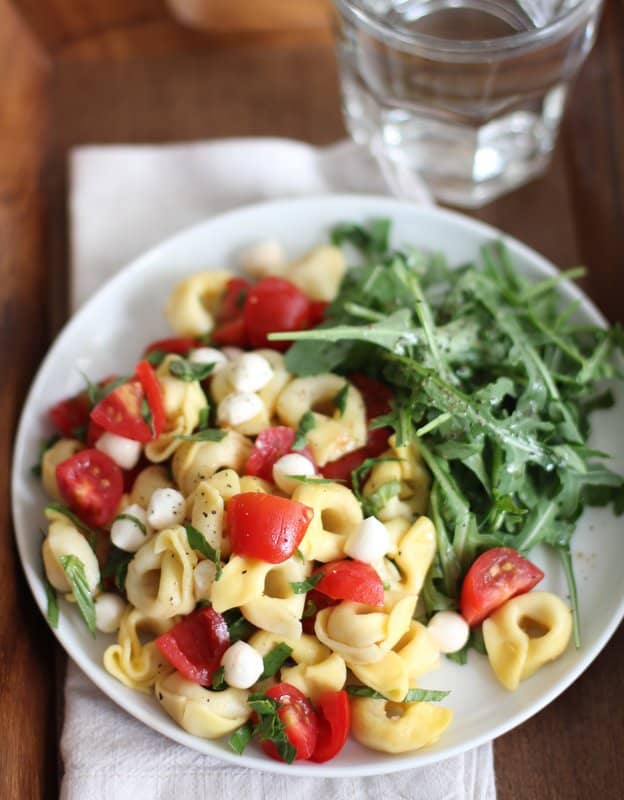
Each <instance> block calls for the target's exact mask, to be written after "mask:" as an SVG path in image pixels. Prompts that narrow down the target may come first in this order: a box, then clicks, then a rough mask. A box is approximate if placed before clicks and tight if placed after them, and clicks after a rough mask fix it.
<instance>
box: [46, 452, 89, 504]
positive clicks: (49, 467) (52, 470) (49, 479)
mask: <svg viewBox="0 0 624 800" xmlns="http://www.w3.org/2000/svg"><path fill="white" fill-rule="evenodd" d="M82 449H84V445H83V444H82V442H79V441H78V440H77V439H59V440H58V442H55V444H53V445H52V447H49V448H48V449H47V450H46V451H45V453H44V454H43V456H42V458H41V482H42V484H43V488H44V491H45V493H46V494H47V495H48V497H51V498H52V499H53V500H62V499H63V498H62V497H61V493H60V492H59V489H58V485H57V483H56V468H57V466H58V465H59V464H61V463H62V462H63V461H66V460H67V459H68V458H70V457H71V456H73V455H75V454H76V453H78V452H79V451H80V450H82Z"/></svg>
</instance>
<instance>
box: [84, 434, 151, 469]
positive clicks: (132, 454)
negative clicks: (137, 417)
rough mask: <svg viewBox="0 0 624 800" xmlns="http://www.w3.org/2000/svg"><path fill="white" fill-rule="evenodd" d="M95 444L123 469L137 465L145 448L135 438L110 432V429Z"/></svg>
mask: <svg viewBox="0 0 624 800" xmlns="http://www.w3.org/2000/svg"><path fill="white" fill-rule="evenodd" d="M95 446H96V448H97V449H98V450H100V451H101V452H102V453H106V455H107V456H109V457H110V458H112V459H113V461H114V462H115V464H117V465H118V466H120V467H121V468H122V469H132V468H133V467H136V465H137V463H138V460H139V458H140V457H141V451H142V449H143V445H142V444H141V442H135V441H134V439H126V437H125V436H117V434H116V433H108V431H107V432H106V433H103V434H102V435H101V436H100V438H99V439H98V440H97V442H96V443H95Z"/></svg>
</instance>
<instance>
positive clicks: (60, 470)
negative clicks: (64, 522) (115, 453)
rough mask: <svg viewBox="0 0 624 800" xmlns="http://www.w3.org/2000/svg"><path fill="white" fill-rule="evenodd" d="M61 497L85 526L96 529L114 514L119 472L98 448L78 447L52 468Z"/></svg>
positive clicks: (120, 486)
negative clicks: (74, 452)
mask: <svg viewBox="0 0 624 800" xmlns="http://www.w3.org/2000/svg"><path fill="white" fill-rule="evenodd" d="M56 483H57V485H58V488H59V492H60V493H61V497H62V498H63V500H64V501H65V502H66V503H67V505H68V506H69V507H70V508H71V510H72V511H74V512H75V513H76V515H77V516H78V517H79V518H80V519H81V520H82V521H83V522H85V523H86V524H87V525H92V526H93V527H96V528H101V527H102V526H104V525H106V524H108V523H109V522H110V521H111V520H112V518H113V517H114V516H115V513H116V511H117V506H118V505H119V501H120V500H121V495H122V494H123V475H122V472H121V469H120V468H119V467H118V466H117V464H115V462H114V461H113V460H112V458H109V457H108V456H107V455H106V454H105V453H101V452H100V451H99V450H81V451H80V452H79V453H76V454H75V455H73V456H71V457H70V458H68V459H67V460H66V461H62V462H61V463H60V464H59V465H58V466H57V468H56Z"/></svg>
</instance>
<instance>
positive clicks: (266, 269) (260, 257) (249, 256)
mask: <svg viewBox="0 0 624 800" xmlns="http://www.w3.org/2000/svg"><path fill="white" fill-rule="evenodd" d="M238 263H239V264H240V267H241V269H243V270H244V271H245V272H246V273H247V274H248V275H251V276H252V277H253V278H263V277H264V276H265V275H278V274H281V273H282V272H283V267H284V265H285V263H286V253H285V252H284V248H283V247H282V245H281V244H280V243H279V242H278V241H277V240H276V239H263V240H261V241H259V242H256V243H255V244H252V245H250V246H249V247H246V248H245V249H244V250H242V251H241V252H240V253H239V255H238Z"/></svg>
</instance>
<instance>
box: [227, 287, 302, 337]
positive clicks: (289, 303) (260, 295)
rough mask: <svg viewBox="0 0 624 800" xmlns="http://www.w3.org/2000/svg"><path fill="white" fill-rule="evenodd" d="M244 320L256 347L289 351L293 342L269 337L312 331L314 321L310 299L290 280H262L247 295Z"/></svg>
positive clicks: (248, 333)
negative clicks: (311, 324) (284, 332)
mask: <svg viewBox="0 0 624 800" xmlns="http://www.w3.org/2000/svg"><path fill="white" fill-rule="evenodd" d="M244 317H245V326H246V328H247V335H248V337H249V342H250V343H251V345H252V347H272V348H273V349H274V350H287V349H288V347H290V342H270V341H269V340H268V339H267V334H269V333H271V332H273V331H275V332H278V331H300V330H303V329H304V328H308V327H309V326H310V319H311V315H310V300H309V299H308V297H306V295H305V294H303V292H301V291H300V290H299V289H297V287H296V286H295V285H294V284H292V283H290V281H286V280H284V279H283V278H274V277H268V278H262V280H260V281H258V283H257V284H256V285H255V286H253V287H252V288H251V289H250V290H249V292H248V293H247V301H246V303H245V309H244ZM213 338H214V335H213Z"/></svg>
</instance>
